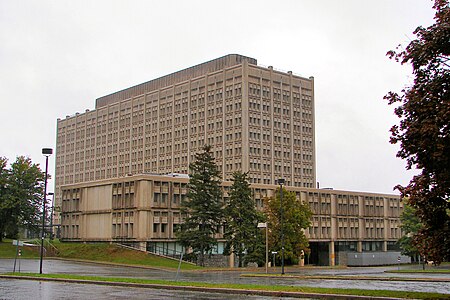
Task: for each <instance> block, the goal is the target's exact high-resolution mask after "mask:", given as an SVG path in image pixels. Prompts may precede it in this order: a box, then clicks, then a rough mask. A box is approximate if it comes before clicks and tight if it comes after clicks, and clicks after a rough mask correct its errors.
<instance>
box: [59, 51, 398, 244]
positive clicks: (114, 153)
mask: <svg viewBox="0 0 450 300" xmlns="http://www.w3.org/2000/svg"><path fill="white" fill-rule="evenodd" d="M314 118H315V116H314V79H313V77H308V78H307V77H303V76H299V75H296V74H294V73H292V72H291V71H289V72H284V71H279V70H276V69H274V68H273V67H270V66H269V67H263V66H259V65H258V64H257V61H256V59H253V58H250V57H245V56H242V55H237V54H231V55H227V56H224V57H221V58H218V59H214V60H211V61H209V62H205V63H202V64H199V65H196V66H193V67H190V68H187V69H184V70H181V71H178V72H175V73H172V74H169V75H166V76H163V77H160V78H157V79H154V80H151V81H148V82H145V83H142V84H139V85H136V86H133V87H130V88H127V89H124V90H121V91H119V92H116V93H113V94H110V95H107V96H104V97H101V98H98V99H97V100H96V107H95V110H92V111H89V110H86V111H85V112H84V113H77V114H75V115H72V116H67V117H66V118H65V119H58V125H57V146H56V179H55V185H56V187H55V191H56V193H55V200H56V205H57V206H61V204H62V201H63V200H64V198H63V192H62V191H63V190H64V191H66V190H72V189H73V187H74V186H79V187H80V189H81V190H82V191H85V190H86V191H90V190H91V188H90V187H91V185H92V184H97V183H98V184H103V183H104V182H110V181H111V182H116V181H117V182H121V181H123V180H125V179H126V178H136V177H135V176H140V175H142V176H144V175H145V174H147V175H148V176H150V175H149V174H153V176H158V175H164V174H175V173H177V174H187V173H188V169H189V163H190V162H191V161H192V160H193V157H194V154H195V153H197V152H198V151H200V150H201V148H202V147H203V146H204V145H205V144H208V145H211V146H212V151H213V154H214V157H215V159H216V163H217V165H218V166H219V169H220V171H221V175H222V178H223V180H224V182H225V183H226V182H227V181H229V180H230V179H231V174H232V173H233V172H234V171H236V170H241V171H243V172H248V174H249V180H250V183H251V184H252V186H254V187H256V186H258V187H259V189H262V190H271V189H273V188H272V187H270V186H272V185H273V184H275V183H276V180H277V179H278V178H284V179H285V183H286V186H287V187H289V188H294V189H295V190H296V191H299V193H301V192H302V191H304V192H305V193H307V194H308V193H309V192H307V191H313V190H314V191H315V192H313V193H319V191H320V190H315V189H314V188H315V184H316V167H315V138H314V137H315V132H314V131H315V127H314ZM139 178H140V177H139ZM177 178H178V177H177ZM144 181H148V182H154V179H145V180H144ZM161 182H162V181H161ZM225 183H224V184H225ZM150 185H151V184H150ZM88 186H89V188H88ZM113 186H114V183H112V185H111V187H113ZM94 190H95V189H94ZM109 192H110V191H109V190H108V192H107V193H106V194H102V197H94V198H93V197H91V196H89V193H88V194H86V196H84V197H87V198H86V201H88V202H90V204H89V205H94V206H95V204H93V203H94V202H98V203H99V205H100V203H103V202H104V201H110V202H111V205H113V203H114V199H113V198H111V199H110V200H107V199H109V198H110V197H113V194H110V193H109ZM350 194H351V193H350ZM350 194H346V195H348V197H350ZM81 195H84V192H82V193H81ZM330 195H331V194H330ZM80 197H81V198H80V201H81V202H83V200H82V199H83V197H82V196H80ZM105 197H106V198H105ZM170 197H172V196H170ZM359 197H360V196H357V198H358V200H357V201H358V203H360V202H359V201H362V200H361V199H365V198H364V197H366V196H361V197H362V198H359ZM371 197H372V196H371ZM392 197H393V198H395V199H397V200H398V197H397V198H396V197H395V196H392ZM69 198H70V197H69ZM375 198H377V197H375ZM375 198H374V199H375ZM379 198H380V199H381V200H380V199H379V200H378V202H380V201H381V202H380V203H382V204H380V205H381V206H380V207H382V208H381V209H380V212H383V213H385V211H384V209H386V207H385V206H384V205H385V204H386V203H385V199H390V197H387V198H386V196H385V195H384V196H381V195H380V196H379ZM139 199H140V200H139V201H141V202H139V203H140V204H139V205H141V204H142V203H144V202H145V201H153V200H150V199H147V200H145V199H141V198H139ZM305 199H306V198H305ZM336 199H338V198H336ZM348 199H350V198H348ZM142 201H143V202H142ZM305 201H306V200H305ZM308 201H309V200H308ZM330 201H331V200H330ZM349 201H350V200H349ZM352 201H356V200H352ZM374 201H375V200H374ZM388 202H389V201H388ZM397 202H398V201H397ZM389 203H390V202H389ZM103 204H104V205H106V206H105V207H108V205H109V204H108V205H107V204H105V203H103ZM103 204H102V205H103ZM85 205H88V204H85ZM134 205H135V206H134V207H135V208H136V209H140V208H138V207H140V206H139V205H138V203H135V204H134ZM142 205H144V204H142ZM359 205H360V206H359V207H361V205H362V204H359ZM398 205H399V204H398ZM83 207H85V208H86V209H87V207H88V206H83V205H81V206H80V209H81V208H83ZM144 207H150V206H148V205H147V204H145V205H144ZM111 209H112V210H114V208H113V206H111ZM112 210H111V211H110V212H109V214H110V219H111V220H110V223H111V226H112V224H113V221H112V220H113V219H114V216H116V218H117V215H114V212H112ZM62 212H63V214H62V215H64V216H66V217H67V216H69V215H70V216H71V218H75V219H76V218H79V217H80V216H81V215H82V214H83V213H88V211H85V210H84V208H83V210H81V215H79V216H77V214H73V213H70V214H68V211H67V209H66V207H65V206H64V205H63V206H62ZM330 213H331V212H330ZM358 213H363V215H360V216H359V217H364V214H365V213H366V212H365V211H361V212H360V211H358ZM89 214H92V212H89ZM122 217H123V216H122ZM67 218H68V217H67ZM67 218H66V219H63V220H62V222H61V220H60V219H59V216H55V223H56V224H59V223H60V222H61V225H62V228H63V229H64V228H65V229H64V230H63V234H64V237H65V238H67V239H73V238H75V237H74V236H77V238H80V239H88V238H89V237H88V236H83V234H82V233H81V232H86V233H87V232H88V231H86V230H87V227H89V226H90V225H89V226H88V224H84V223H83V222H82V221H81V220H80V222H81V223H80V222H79V223H77V224H78V225H75V223H70V222H69V220H68V219H67ZM128 218H129V215H128ZM315 218H316V217H315ZM397 218H398V216H397ZM71 220H72V219H71ZM315 220H316V219H315ZM330 220H331V219H330ZM319 221H320V222H322V221H323V222H328V221H324V220H322V219H320V220H318V221H317V222H319ZM146 222H147V221H146ZM152 222H153V221H152ZM314 222H315V221H314ZM330 222H331V221H329V222H328V223H330ZM358 222H359V221H358ZM371 222H372V221H371ZM377 222H378V223H380V222H381V221H380V220H378V221H377ZM328 223H327V224H328ZM378 223H377V224H378ZM381 223H382V224H383V226H385V221H383V222H381ZM388 223H389V222H388ZM397 223H398V222H396V224H397ZM83 224H84V225H83ZM154 224H157V223H154ZM161 224H162V223H161ZM330 224H331V223H330ZM336 224H337V223H336ZM352 224H355V222H354V220H353V221H352ZM358 224H359V223H358ZM371 224H372V223H371ZM65 226H66V227H65ZM67 226H69V227H67ZM71 226H80V227H75V229H73V230H75V232H76V231H77V230H78V234H75V235H74V233H73V231H72V232H71V231H70V230H72V229H71V228H72V227H71ZM83 226H87V227H86V228H84V227H83ZM111 226H109V227H111ZM133 226H134V225H133ZM152 226H153V225H152ZM330 226H331V225H330ZM336 226H337V225H336ZM364 226H365V225H364ZM364 226H363V227H364ZM371 226H372V225H371ZM373 226H376V225H373ZM380 226H381V225H380ZM109 227H108V228H107V229H105V230H108V232H109V231H111V230H113V229H112V227H111V228H109ZM76 228H79V229H76ZM102 228H103V227H102ZM135 228H136V226H134V227H133V230H132V231H133V232H136V233H137V232H139V235H140V236H141V235H142V234H144V233H145V234H144V235H146V234H148V233H149V232H148V231H146V230H148V228H147V229H145V230H144V229H141V227H139V231H137V230H135ZM161 228H162V226H161ZM330 228H331V227H330ZM336 228H338V227H336ZM371 228H372V227H371ZM373 228H377V227H373ZM380 228H381V227H380ZM116 229H117V227H116ZM128 229H129V228H128ZM79 230H81V232H80V231H79ZM121 230H123V227H121ZM330 230H331V229H330ZM383 230H387V227H383ZM331 231H332V230H331ZM331 231H330V234H331ZM70 232H71V233H70ZM111 234H112V233H111ZM121 234H122V233H121ZM359 234H360V232H358V235H359ZM385 234H386V231H383V242H384V244H383V245H384V246H383V247H382V248H386V245H387V244H386V243H387V242H388V240H389V239H387V236H385ZM69 235H70V236H71V237H70V238H69ZM113 236H114V235H113V234H112V235H111V236H109V239H110V240H111V239H112V238H113ZM150 236H151V235H150ZM150 236H148V237H147V238H148V239H151V238H152V237H150ZM361 245H362V244H361ZM361 245H360V246H361ZM358 247H359V246H358ZM361 247H362V246H361ZM361 247H360V248H361Z"/></svg>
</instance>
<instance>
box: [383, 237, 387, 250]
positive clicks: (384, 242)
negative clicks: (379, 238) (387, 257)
mask: <svg viewBox="0 0 450 300" xmlns="http://www.w3.org/2000/svg"><path fill="white" fill-rule="evenodd" d="M383 252H387V241H386V240H384V241H383Z"/></svg>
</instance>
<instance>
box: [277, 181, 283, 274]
mask: <svg viewBox="0 0 450 300" xmlns="http://www.w3.org/2000/svg"><path fill="white" fill-rule="evenodd" d="M278 184H279V185H280V227H281V230H280V231H281V275H284V230H283V227H284V226H283V184H284V178H280V179H278Z"/></svg>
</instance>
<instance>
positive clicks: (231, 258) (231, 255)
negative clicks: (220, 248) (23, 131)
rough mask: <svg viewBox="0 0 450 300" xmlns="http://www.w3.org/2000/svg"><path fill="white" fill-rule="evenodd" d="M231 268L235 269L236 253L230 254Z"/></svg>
mask: <svg viewBox="0 0 450 300" xmlns="http://www.w3.org/2000/svg"><path fill="white" fill-rule="evenodd" d="M229 267H230V268H234V253H233V252H231V254H230V266H229Z"/></svg>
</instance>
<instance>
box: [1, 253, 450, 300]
mask: <svg viewBox="0 0 450 300" xmlns="http://www.w3.org/2000/svg"><path fill="white" fill-rule="evenodd" d="M13 266H14V260H13V259H0V273H6V272H12V270H13ZM405 267H406V266H405ZM408 267H409V266H408ZM396 269H397V267H396V266H392V267H364V268H354V267H353V268H287V269H286V274H287V275H323V276H331V275H332V276H346V277H354V276H374V277H380V280H340V279H327V280H323V279H298V278H286V277H277V278H272V277H241V276H240V275H241V274H246V273H249V271H247V270H239V271H214V272H203V271H193V272H187V271H185V272H181V273H180V274H179V276H178V280H179V281H202V282H211V283H242V284H264V285H271V284H273V285H289V286H312V287H328V288H360V289H376V290H380V289H383V290H403V291H417V292H437V293H446V294H449V298H450V282H436V278H446V279H450V274H431V273H428V274H401V273H395V274H393V273H385V271H389V270H396ZM16 270H18V264H17V263H16ZM20 271H21V272H34V273H38V272H39V260H35V259H22V260H21V261H20ZM258 271H259V272H261V273H263V272H264V269H263V268H261V269H259V270H258ZM271 271H272V272H278V271H279V270H278V269H272V270H271ZM43 272H44V273H62V274H63V273H67V274H79V275H92V276H111V277H135V278H147V279H164V280H175V279H176V271H166V270H158V269H148V268H137V267H124V266H114V265H102V264H95V263H83V262H76V261H64V260H53V259H45V260H44V265H43ZM252 272H253V271H252ZM381 277H405V278H408V277H420V278H425V280H424V281H420V282H414V283H412V282H404V281H385V280H381ZM49 286H50V287H49V289H51V288H52V287H51V285H49ZM12 289H14V287H12ZM0 299H1V295H0ZM7 299H9V298H7ZM264 299H266V298H264Z"/></svg>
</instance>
